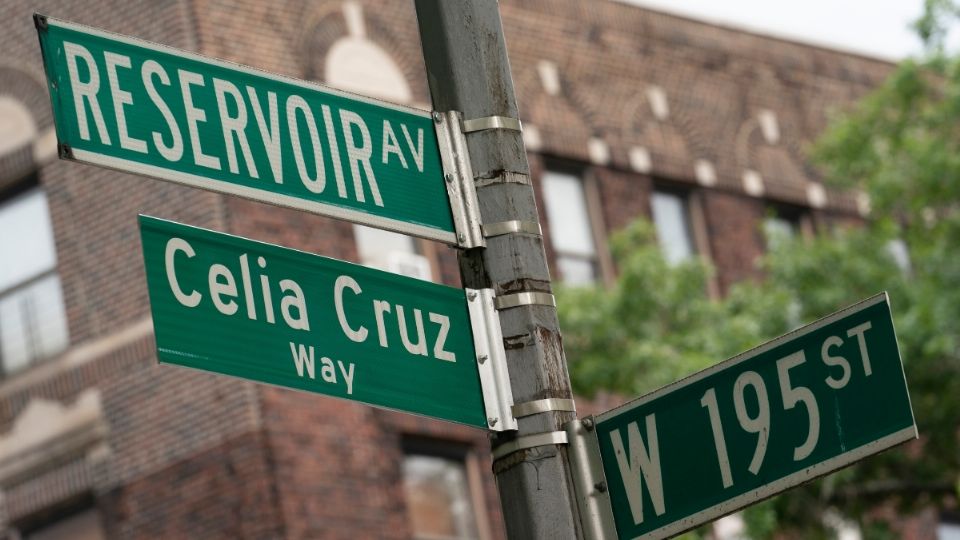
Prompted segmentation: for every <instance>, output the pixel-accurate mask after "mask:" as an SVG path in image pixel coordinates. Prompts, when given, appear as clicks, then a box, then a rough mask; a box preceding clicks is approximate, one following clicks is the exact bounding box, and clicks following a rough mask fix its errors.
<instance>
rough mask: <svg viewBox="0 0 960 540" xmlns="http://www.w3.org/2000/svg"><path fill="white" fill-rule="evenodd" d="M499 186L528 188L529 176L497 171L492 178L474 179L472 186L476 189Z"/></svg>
mask: <svg viewBox="0 0 960 540" xmlns="http://www.w3.org/2000/svg"><path fill="white" fill-rule="evenodd" d="M500 184H520V185H522V186H529V185H530V175H529V174H525V173H518V172H510V171H498V172H497V174H496V175H494V176H490V177H485V178H484V177H481V178H474V185H476V186H477V187H478V188H482V187H487V186H496V185H500Z"/></svg>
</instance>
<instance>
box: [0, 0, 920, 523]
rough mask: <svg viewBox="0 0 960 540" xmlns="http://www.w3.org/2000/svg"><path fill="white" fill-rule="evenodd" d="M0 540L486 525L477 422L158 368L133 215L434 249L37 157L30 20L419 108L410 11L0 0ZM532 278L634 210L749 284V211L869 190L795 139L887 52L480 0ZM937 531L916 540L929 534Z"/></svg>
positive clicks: (425, 261)
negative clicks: (512, 130)
mask: <svg viewBox="0 0 960 540" xmlns="http://www.w3.org/2000/svg"><path fill="white" fill-rule="evenodd" d="M0 11H2V13H4V14H5V16H4V17H3V19H2V21H0V231H2V232H0V377H2V378H0V535H2V534H4V533H5V534H6V535H7V536H6V537H7V538H11V539H14V538H23V539H28V538H31V539H32V538H42V539H50V538H90V539H96V538H238V537H243V538H276V537H289V538H314V537H321V538H411V537H422V538H480V539H496V538H502V537H503V532H502V531H503V527H502V522H501V519H500V515H499V502H498V499H497V495H496V489H495V487H494V485H493V482H492V475H491V474H490V472H489V471H490V468H491V463H490V458H489V444H488V441H487V437H486V434H485V433H482V432H478V431H476V430H472V429H469V428H466V427H462V426H456V425H450V424H445V423H441V422H437V421H431V420H427V419H423V418H418V417H412V416H408V415H403V414H399V413H394V412H389V411H383V410H378V409H374V408H371V407H367V406H363V405H357V404H351V403H346V402H343V401H338V400H334V399H330V398H324V397H320V396H315V395H309V394H305V393H298V392H294V391H288V390H284V389H278V388H273V387H267V386H262V385H256V384H252V383H248V382H244V381H239V380H233V379H229V378H226V377H220V376H214V375H209V374H204V373H198V372H194V371H189V370H184V369H179V368H175V367H170V366H159V365H158V364H157V361H156V357H155V354H154V342H153V336H152V327H151V323H150V317H149V305H148V302H147V296H146V287H145V283H144V273H143V267H142V257H141V254H140V246H139V241H138V238H139V235H138V232H137V221H136V216H137V214H138V213H144V214H149V215H154V216H158V217H162V218H167V219H172V220H175V221H179V222H183V223H187V224H191V225H197V226H202V227H207V228H211V229H214V230H218V231H224V232H229V233H233V234H238V235H242V236H247V237H249V238H254V239H257V240H263V241H268V242H274V243H278V244H281V245H284V246H289V247H294V248H299V249H303V250H307V251H311V252H315V253H320V254H323V255H327V256H332V257H337V258H342V259H347V260H353V261H359V262H364V263H366V264H371V265H375V266H379V267H383V268H387V269H390V270H392V271H397V272H404V273H408V274H413V275H416V276H420V277H424V278H428V279H434V280H436V281H442V282H446V283H449V284H453V285H457V284H458V283H459V277H458V270H457V264H456V256H455V254H454V253H453V251H452V250H451V249H449V248H447V247H444V246H442V245H439V244H433V243H430V242H426V241H420V240H413V239H410V238H406V237H400V236H397V235H393V234H390V233H383V232H379V231H374V230H371V229H365V228H362V227H355V226H353V225H350V224H348V223H346V222H340V221H335V220H331V219H325V218H320V217H316V216H311V215H308V214H305V213H302V212H296V211H290V210H284V209H278V208H274V207H270V206H266V205H263V204H259V203H254V202H250V201H246V200H242V199H238V198H235V197H229V196H223V195H217V194H213V193H208V192H203V191H199V190H195V189H190V188H186V187H180V186H175V185H170V184H167V183H163V182H159V181H155V180H147V179H143V178H138V177H134V176H131V175H126V174H121V173H116V172H112V171H108V170H105V169H99V168H93V167H89V166H84V165H80V164H75V163H65V162H61V161H58V160H57V159H56V139H55V135H54V134H53V130H52V119H51V112H50V106H49V98H48V94H47V91H46V89H45V87H44V86H45V78H44V74H43V67H42V63H41V60H40V55H39V46H38V44H37V38H36V34H35V30H34V27H33V22H32V20H31V15H32V13H33V12H34V11H40V12H43V13H46V14H48V15H51V16H55V17H59V18H64V19H67V20H71V21H75V22H79V23H85V24H89V25H92V26H96V27H100V28H103V29H106V30H109V31H114V32H118V33H122V34H126V35H132V36H136V37H140V38H144V39H147V40H151V41H156V42H159V43H163V44H167V45H170V46H173V47H179V48H183V49H187V50H191V51H196V52H199V53H201V54H205V55H210V56H214V57H218V58H224V59H227V60H230V61H234V62H238V63H242V64H247V65H251V66H255V67H258V68H261V69H265V70H269V71H274V72H278V73H281V74H284V75H290V76H294V77H299V78H304V79H309V80H316V81H320V82H325V83H328V84H331V85H334V86H338V87H341V88H344V89H348V90H354V91H357V92H359V93H363V94H368V95H374V96H378V97H382V98H386V99H390V100H394V101H398V102H403V103H408V104H413V105H415V106H421V107H424V108H429V101H430V99H429V93H428V90H427V84H426V78H425V73H424V68H423V61H422V57H421V52H420V44H419V40H418V36H417V28H416V21H415V19H414V11H413V7H412V3H411V2H409V1H406V0H391V1H389V2H374V1H373V0H369V1H366V0H364V1H359V0H322V1H305V0H285V1H282V2H271V3H260V2H252V1H238V2H223V1H219V0H163V1H157V2H127V1H118V0H90V1H87V2H83V3H82V5H81V3H79V2H62V3H55V2H25V1H19V0H0ZM501 13H502V17H503V21H504V28H505V32H506V39H507V45H508V48H509V51H510V58H511V63H512V68H513V76H514V80H515V84H516V89H517V94H518V99H519V102H520V110H521V118H522V120H523V122H524V139H525V142H526V144H527V149H528V152H529V158H530V164H531V168H532V174H533V177H534V181H535V185H536V189H537V192H538V199H539V200H538V203H539V208H540V213H541V220H542V222H543V228H544V234H545V240H544V244H545V248H546V250H547V253H548V256H549V258H550V260H551V263H552V265H553V266H552V273H553V276H554V277H555V279H561V280H565V281H567V282H573V283H586V282H601V283H602V282H607V281H609V280H611V279H613V277H614V276H615V274H616V269H615V268H614V267H613V264H612V262H611V260H610V256H609V253H608V250H607V248H606V244H605V238H606V236H607V234H608V233H609V232H611V231H614V230H616V229H618V228H620V227H622V226H624V225H626V224H627V223H629V222H630V221H631V220H632V219H634V218H636V217H638V216H645V217H648V218H651V219H652V220H653V221H654V223H655V225H656V227H657V231H658V235H659V238H660V240H661V243H662V245H663V246H664V249H665V253H666V255H667V257H668V258H670V259H671V260H680V259H683V258H686V257H692V256H703V257H707V258H709V259H710V260H711V261H712V262H713V264H714V265H715V266H716V267H717V269H718V272H717V277H716V279H715V282H714V283H713V284H712V285H711V289H712V291H711V292H712V293H713V294H722V293H723V291H724V290H725V289H726V288H727V287H728V286H729V284H731V283H733V282H735V281H738V280H742V279H747V278H750V277H753V276H755V275H756V269H755V266H754V261H755V260H756V258H757V257H758V256H759V255H760V254H762V253H763V251H764V240H763V238H764V236H763V233H762V228H763V226H767V227H775V228H779V229H783V230H785V231H793V232H794V233H796V234H805V233H809V232H811V231H813V230H817V229H823V228H828V227H831V226H833V225H834V224H838V223H844V222H851V221H858V220H860V219H861V218H862V217H863V216H864V215H865V213H866V212H867V211H868V201H865V200H862V199H859V198H857V197H856V195H855V194H850V193H841V192H837V191H834V190H832V189H831V188H829V187H826V186H824V185H823V184H821V183H820V182H819V181H818V179H817V177H816V174H815V173H814V171H813V170H812V169H811V168H810V166H809V163H808V162H807V161H806V160H805V158H804V147H805V145H806V144H807V143H809V142H810V141H812V140H813V139H814V138H815V137H816V135H817V134H818V133H819V132H820V131H821V130H822V129H823V127H824V126H825V124H826V121H827V118H828V113H829V112H830V111H831V110H834V109H840V108H842V107H844V106H846V105H848V104H850V103H851V102H852V101H854V100H855V99H857V98H859V97H861V96H863V95H864V94H865V93H866V92H867V91H869V89H871V88H873V87H875V86H876V85H878V84H879V83H880V82H881V81H882V80H883V78H884V77H885V76H886V75H887V74H888V73H889V72H890V71H891V69H892V66H891V65H890V64H888V63H886V62H882V61H878V60H874V59H870V58H865V57H862V56H855V55H850V54H845V53H842V52H837V51H832V50H827V49H823V48H818V47H812V46H809V45H803V44H798V43H792V42H788V41H783V40H779V39H773V38H770V37H765V36H760V35H755V34H750V33H745V32H742V31H738V30H732V29H728V28H722V27H718V26H714V25H709V24H704V23H699V22H695V21H691V20H687V19H683V18H679V17H675V16H669V15H664V14H660V13H656V12H651V11H648V10H644V9H639V8H636V7H633V6H629V5H626V4H620V3H615V2H611V1H600V0H598V1H596V2H578V1H575V0H553V1H548V0H510V1H505V2H504V3H503V5H502V6H501ZM933 527H934V525H932V524H931V523H929V522H928V523H927V525H926V528H925V529H924V528H923V527H919V526H918V528H917V532H916V536H915V537H916V538H933V537H934V536H935V532H934V528H933Z"/></svg>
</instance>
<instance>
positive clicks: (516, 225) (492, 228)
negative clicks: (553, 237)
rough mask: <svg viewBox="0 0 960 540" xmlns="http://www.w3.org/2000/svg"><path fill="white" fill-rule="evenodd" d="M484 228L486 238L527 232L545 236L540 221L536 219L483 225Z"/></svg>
mask: <svg viewBox="0 0 960 540" xmlns="http://www.w3.org/2000/svg"><path fill="white" fill-rule="evenodd" d="M482 230H483V236H484V237H485V238H492V237H494V236H503V235H505V234H511V233H526V234H534V235H537V236H543V230H542V229H540V224H539V223H537V222H536V221H520V220H519V219H514V220H511V221H500V222H497V223H491V224H489V225H483V227H482Z"/></svg>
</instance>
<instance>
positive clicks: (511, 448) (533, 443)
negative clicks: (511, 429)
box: [493, 431, 567, 460]
mask: <svg viewBox="0 0 960 540" xmlns="http://www.w3.org/2000/svg"><path fill="white" fill-rule="evenodd" d="M553 444H567V432H566V431H548V432H546V433H536V434H533V435H525V436H523V437H517V438H516V439H514V440H512V441H510V442H507V443H504V444H501V445H500V446H498V447H496V448H494V449H493V459H494V460H497V459H500V458H502V457H503V456H507V455H510V454H512V453H514V452H518V451H520V450H526V449H527V448H536V447H538V446H549V445H553Z"/></svg>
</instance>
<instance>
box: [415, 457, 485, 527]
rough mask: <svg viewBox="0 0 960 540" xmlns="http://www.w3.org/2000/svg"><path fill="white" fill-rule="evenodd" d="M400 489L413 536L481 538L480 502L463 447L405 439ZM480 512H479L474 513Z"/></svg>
mask: <svg viewBox="0 0 960 540" xmlns="http://www.w3.org/2000/svg"><path fill="white" fill-rule="evenodd" d="M404 446H405V449H404V458H403V491H404V495H405V498H406V503H407V515H408V517H409V520H410V527H411V529H412V531H413V537H414V538H416V539H419V540H467V539H471V540H472V539H482V538H486V537H487V536H488V534H484V533H483V530H484V527H483V525H485V523H483V522H480V521H479V520H480V519H482V518H483V514H482V512H480V511H478V510H482V504H479V503H478V502H477V500H478V498H479V497H478V495H477V494H476V493H475V491H474V490H476V489H479V486H478V485H477V483H478V481H479V478H478V476H479V475H476V474H471V464H470V463H468V461H469V457H470V454H469V453H468V451H467V450H466V449H465V448H461V447H457V446H450V445H446V444H443V443H440V442H428V441H422V440H415V441H405V444H404ZM478 514H480V515H478Z"/></svg>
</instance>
